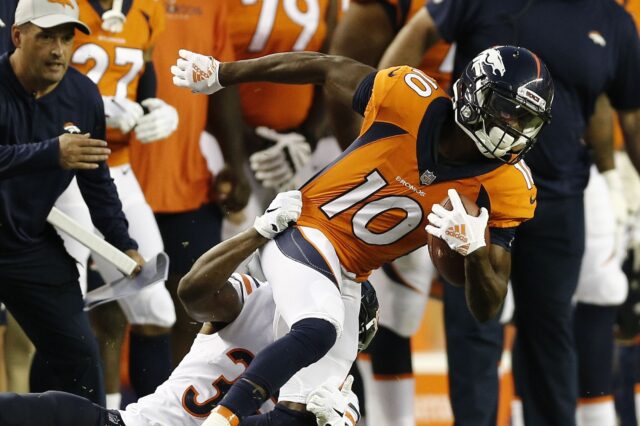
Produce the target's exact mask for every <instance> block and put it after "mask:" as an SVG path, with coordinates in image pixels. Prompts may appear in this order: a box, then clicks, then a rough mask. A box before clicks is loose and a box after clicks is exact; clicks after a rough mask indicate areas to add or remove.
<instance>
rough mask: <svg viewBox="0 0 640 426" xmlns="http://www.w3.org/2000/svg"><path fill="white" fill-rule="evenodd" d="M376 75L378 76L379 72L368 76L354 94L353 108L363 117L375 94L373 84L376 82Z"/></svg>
mask: <svg viewBox="0 0 640 426" xmlns="http://www.w3.org/2000/svg"><path fill="white" fill-rule="evenodd" d="M376 74H378V72H377V71H374V72H372V73H371V74H369V75H367V76H366V77H365V78H364V79H363V80H362V81H361V82H360V84H358V87H357V88H356V91H355V92H354V94H353V100H352V101H351V107H352V108H353V110H354V111H355V112H357V113H358V114H360V115H362V116H364V111H365V110H366V109H367V104H368V103H369V100H370V99H371V95H372V94H373V83H374V82H375V80H376Z"/></svg>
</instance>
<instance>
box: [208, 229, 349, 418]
mask: <svg viewBox="0 0 640 426" xmlns="http://www.w3.org/2000/svg"><path fill="white" fill-rule="evenodd" d="M260 257H261V266H262V270H263V272H264V275H265V277H266V279H267V281H268V282H269V284H270V285H271V286H272V289H273V298H274V301H275V304H276V307H277V311H278V313H279V315H280V317H281V318H282V320H283V321H284V322H285V324H286V326H287V327H288V328H290V331H289V332H288V333H287V334H286V335H284V336H283V337H281V338H279V339H278V340H276V341H275V342H274V343H272V344H271V345H269V346H267V347H266V348H265V349H263V350H262V351H261V352H260V353H259V354H258V356H257V357H256V358H255V359H254V361H253V362H252V363H251V365H250V366H249V368H248V369H247V370H246V371H245V373H244V374H243V375H242V377H241V378H240V379H239V380H238V381H237V382H236V383H235V384H234V385H233V386H232V387H231V389H230V390H229V392H228V393H227V395H226V396H225V397H224V399H223V400H222V401H221V403H220V405H221V406H223V407H224V408H223V409H221V410H222V411H223V412H224V409H230V410H231V411H232V412H233V413H234V414H235V415H236V416H238V417H240V418H242V417H244V416H247V415H249V414H251V413H253V412H255V411H256V410H257V409H258V408H259V407H260V405H261V404H262V402H263V401H264V400H266V399H267V398H268V397H270V396H271V395H273V394H274V393H275V391H276V390H278V389H279V388H280V387H281V386H282V385H283V384H284V383H286V382H287V381H288V380H289V379H290V378H291V377H292V376H293V375H294V374H295V373H296V372H297V371H299V370H300V369H302V368H304V367H306V366H308V365H310V364H312V363H314V362H317V361H318V360H319V359H320V358H322V357H323V356H324V355H325V354H327V352H328V351H329V349H331V348H332V347H333V346H334V344H335V342H336V339H337V338H338V337H339V336H340V335H341V334H342V330H343V327H344V310H345V307H344V303H343V301H342V298H341V295H340V291H339V290H338V288H339V287H340V286H341V283H342V281H343V279H342V274H341V272H340V264H339V261H338V258H337V255H336V253H335V250H334V249H333V247H332V246H331V243H330V242H329V240H327V239H326V237H324V235H322V233H320V232H319V231H317V230H315V229H311V228H300V229H298V228H291V229H290V230H287V231H285V232H284V233H282V234H280V235H279V236H278V237H277V238H276V239H275V240H274V241H271V242H269V243H267V245H265V246H264V247H263V249H262V250H261V252H260ZM354 345H355V347H354V348H353V358H352V361H353V360H355V352H356V349H357V344H356V343H355V342H354ZM334 349H335V348H334ZM347 371H348V368H347ZM345 374H346V372H345ZM218 414H222V413H218ZM223 424H224V423H223Z"/></svg>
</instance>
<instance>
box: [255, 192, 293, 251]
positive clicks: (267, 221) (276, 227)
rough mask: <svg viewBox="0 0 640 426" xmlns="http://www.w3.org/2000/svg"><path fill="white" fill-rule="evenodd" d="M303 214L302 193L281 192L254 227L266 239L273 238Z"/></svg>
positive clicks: (257, 219) (258, 218)
mask: <svg viewBox="0 0 640 426" xmlns="http://www.w3.org/2000/svg"><path fill="white" fill-rule="evenodd" d="M301 212H302V194H301V193H300V191H287V192H281V193H279V194H278V195H276V198H274V199H273V201H272V202H271V204H269V207H268V208H267V210H266V211H265V212H264V214H263V215H262V216H258V217H257V218H256V220H255V221H254V222H253V227H254V228H255V230H256V231H258V233H259V234H260V235H262V236H263V237H265V238H269V239H271V238H273V237H275V236H276V235H278V234H279V233H281V232H282V231H284V230H285V229H287V228H288V227H289V225H291V224H292V223H295V222H296V221H297V220H298V218H299V217H300V213H301Z"/></svg>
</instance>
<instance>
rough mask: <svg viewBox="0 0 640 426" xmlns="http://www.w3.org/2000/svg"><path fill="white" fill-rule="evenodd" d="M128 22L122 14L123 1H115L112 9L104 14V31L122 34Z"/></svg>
mask: <svg viewBox="0 0 640 426" xmlns="http://www.w3.org/2000/svg"><path fill="white" fill-rule="evenodd" d="M126 20H127V18H126V17H125V16H124V14H123V13H122V0H114V1H113V6H112V7H111V9H109V10H107V11H106V12H104V13H103V14H102V29H103V30H104V31H108V32H110V33H120V32H122V28H123V27H124V21H126Z"/></svg>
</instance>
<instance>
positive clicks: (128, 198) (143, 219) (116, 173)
mask: <svg viewBox="0 0 640 426" xmlns="http://www.w3.org/2000/svg"><path fill="white" fill-rule="evenodd" d="M110 170H111V176H112V177H113V179H114V182H115V185H116V188H117V189H118V194H119V196H120V200H121V202H122V211H123V212H124V214H125V217H126V218H127V221H128V222H129V234H130V235H131V237H132V238H133V239H135V240H136V241H137V242H138V252H139V253H140V255H142V257H144V258H145V259H147V260H149V259H151V258H152V257H153V256H155V255H156V254H158V253H160V252H162V251H163V249H164V247H163V244H162V239H161V237H160V231H159V230H158V226H157V224H156V221H155V217H154V216H153V212H152V211H151V208H150V207H149V205H148V204H147V202H146V200H145V199H144V194H143V193H142V189H141V188H140V185H139V184H138V181H137V180H136V177H135V175H134V174H133V170H131V167H130V166H129V165H123V166H119V167H112V168H111V169H110ZM98 266H99V270H101V271H104V270H105V268H101V267H100V263H98ZM103 278H105V281H108V282H110V281H111V278H110V277H106V276H105V275H104V274H103ZM118 303H119V305H120V307H121V308H122V310H123V312H124V314H125V316H126V317H127V320H128V321H129V323H130V324H131V333H130V344H129V374H130V378H131V385H132V387H133V390H134V391H135V392H136V395H137V396H138V397H139V398H141V397H143V396H145V395H149V394H150V393H152V392H153V391H154V390H155V389H156V387H158V386H159V385H160V384H161V383H163V382H164V381H165V380H166V379H167V378H168V377H169V375H170V374H171V369H172V364H171V351H170V339H169V338H170V332H171V327H172V326H173V324H174V323H175V319H176V315H175V309H174V306H173V301H172V300H171V296H170V295H169V292H168V290H167V288H166V287H165V285H164V283H158V284H155V285H153V286H151V287H148V288H146V289H144V290H142V291H141V292H140V293H138V294H136V295H134V296H132V297H127V298H124V299H120V300H118ZM118 371H119V370H118ZM113 374H117V372H116V371H114V372H113Z"/></svg>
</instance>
